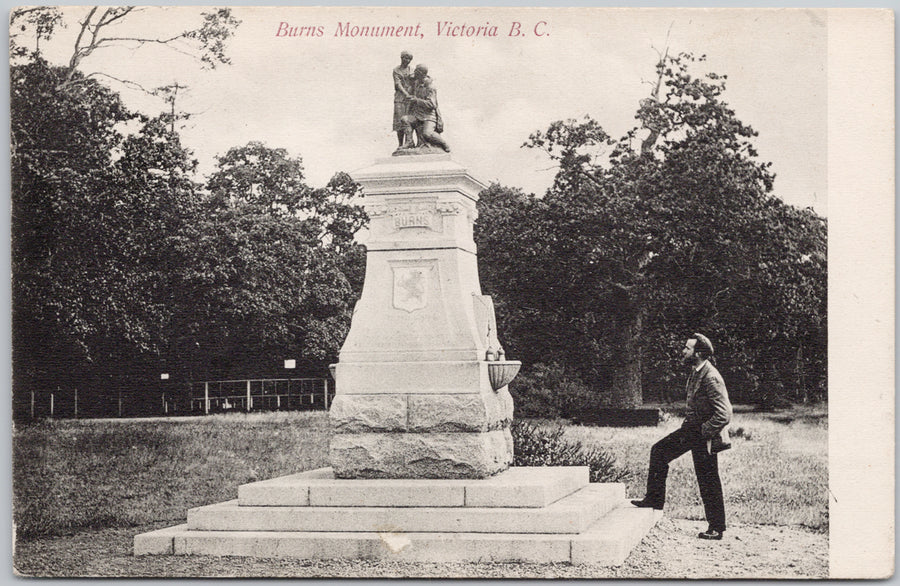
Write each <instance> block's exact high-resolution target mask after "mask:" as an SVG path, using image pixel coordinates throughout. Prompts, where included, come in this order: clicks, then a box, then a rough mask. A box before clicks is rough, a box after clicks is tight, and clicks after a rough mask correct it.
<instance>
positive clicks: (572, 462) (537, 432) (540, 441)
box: [512, 419, 631, 482]
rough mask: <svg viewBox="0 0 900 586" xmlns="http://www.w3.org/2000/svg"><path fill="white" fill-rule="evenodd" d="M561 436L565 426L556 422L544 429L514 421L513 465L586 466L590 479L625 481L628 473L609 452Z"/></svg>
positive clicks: (596, 480)
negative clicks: (589, 471)
mask: <svg viewBox="0 0 900 586" xmlns="http://www.w3.org/2000/svg"><path fill="white" fill-rule="evenodd" d="M564 435H565V429H564V428H563V426H562V425H559V424H557V425H555V426H554V427H552V428H549V429H548V428H543V427H540V426H538V425H534V424H532V423H529V422H527V421H522V420H521V419H516V420H514V421H513V424H512V436H513V446H514V457H513V466H587V467H588V468H590V470H591V473H590V479H591V482H625V481H627V480H628V479H629V478H630V477H631V472H629V471H628V470H625V469H623V468H620V467H619V466H617V465H616V459H615V458H614V457H613V456H612V455H611V454H610V453H609V452H606V451H604V450H601V449H599V448H588V447H585V446H584V445H583V444H582V443H581V442H580V441H577V440H569V439H566V438H565V437H564Z"/></svg>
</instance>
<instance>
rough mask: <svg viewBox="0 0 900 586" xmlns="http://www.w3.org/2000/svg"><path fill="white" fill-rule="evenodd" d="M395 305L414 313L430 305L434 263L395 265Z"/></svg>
mask: <svg viewBox="0 0 900 586" xmlns="http://www.w3.org/2000/svg"><path fill="white" fill-rule="evenodd" d="M391 269H392V270H393V272H394V292H393V306H394V308H395V309H402V310H404V311H408V312H410V313H412V312H413V311H416V310H419V309H422V308H424V307H425V306H426V305H428V289H429V280H430V273H431V271H432V269H433V264H432V263H429V264H417V265H405V264H404V265H394V266H392V267H391Z"/></svg>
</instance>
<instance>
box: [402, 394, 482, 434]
mask: <svg viewBox="0 0 900 586" xmlns="http://www.w3.org/2000/svg"><path fill="white" fill-rule="evenodd" d="M489 400H491V397H487V396H485V395H483V394H471V393H469V394H459V395H455V394H454V395H409V430H410V431H415V432H444V431H487V430H488V429H489V428H490V427H491V426H492V424H493V427H495V428H496V427H497V425H498V424H499V420H498V419H496V418H495V420H494V421H490V420H489V419H488V408H487V405H486V401H489ZM494 411H495V412H496V409H494Z"/></svg>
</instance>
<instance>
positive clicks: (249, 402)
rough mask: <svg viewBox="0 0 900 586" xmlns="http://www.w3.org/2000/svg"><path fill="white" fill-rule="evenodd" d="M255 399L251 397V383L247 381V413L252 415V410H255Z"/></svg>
mask: <svg viewBox="0 0 900 586" xmlns="http://www.w3.org/2000/svg"><path fill="white" fill-rule="evenodd" d="M252 400H253V399H252V398H251V397H250V381H247V413H250V409H252V408H253V403H251V401H252Z"/></svg>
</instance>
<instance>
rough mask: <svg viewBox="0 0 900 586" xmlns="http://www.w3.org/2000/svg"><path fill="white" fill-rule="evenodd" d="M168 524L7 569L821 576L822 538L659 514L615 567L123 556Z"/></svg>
mask: <svg viewBox="0 0 900 586" xmlns="http://www.w3.org/2000/svg"><path fill="white" fill-rule="evenodd" d="M171 524H172V523H168V524H159V525H156V526H144V527H136V528H128V529H104V530H100V531H83V532H79V533H76V534H74V535H71V536H67V537H55V538H45V539H36V540H32V541H28V542H23V543H20V544H18V546H17V549H16V555H15V559H14V565H15V569H16V572H17V573H19V574H23V575H31V576H57V577H63V576H66V577H74V576H110V577H138V576H140V577H148V576H149V577H162V576H170V577H213V576H216V577H226V576H227V577H245V578H251V577H378V578H393V577H421V578H425V577H456V578H823V577H826V576H827V573H828V536H827V535H825V534H821V533H811V532H808V531H805V530H803V529H801V528H797V527H778V526H772V525H736V526H733V527H731V528H730V529H729V531H728V532H726V536H725V539H724V540H722V541H719V542H717V541H702V540H700V539H697V533H698V532H699V531H701V530H703V529H705V524H704V523H701V522H699V521H685V520H681V519H674V520H673V519H668V518H664V519H663V520H662V521H660V523H659V524H658V525H657V526H656V527H655V528H654V529H653V530H652V531H651V532H650V533H649V534H648V535H647V537H646V538H645V539H644V540H643V541H642V542H641V544H640V545H638V547H636V548H635V550H634V551H633V552H632V553H631V555H630V556H629V557H628V559H627V560H626V561H625V564H624V565H622V566H620V567H618V568H608V567H602V566H592V565H578V566H572V565H568V564H422V563H418V564H414V563H403V562H390V561H388V562H377V563H376V562H370V561H358V560H357V561H345V560H329V561H317V560H281V559H252V560H250V559H245V558H217V557H210V556H191V557H186V556H185V557H182V556H145V557H137V558H136V557H133V556H132V555H131V542H132V538H133V536H134V535H136V534H138V533H142V532H144V531H149V530H152V529H156V528H160V527H163V526H165V525H171Z"/></svg>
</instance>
